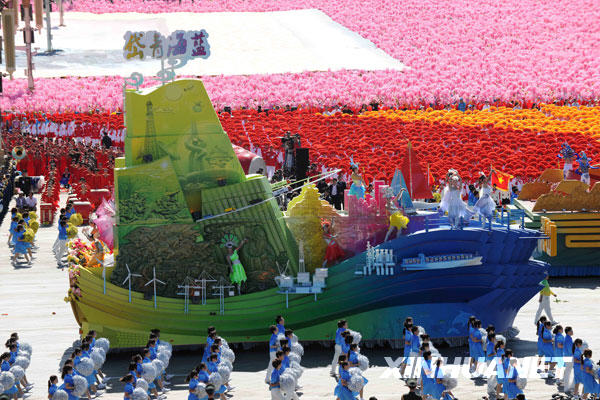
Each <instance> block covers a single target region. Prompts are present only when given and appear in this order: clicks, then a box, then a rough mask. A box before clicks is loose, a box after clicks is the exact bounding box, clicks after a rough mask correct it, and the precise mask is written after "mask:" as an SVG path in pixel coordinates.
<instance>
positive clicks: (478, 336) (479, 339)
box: [471, 320, 485, 377]
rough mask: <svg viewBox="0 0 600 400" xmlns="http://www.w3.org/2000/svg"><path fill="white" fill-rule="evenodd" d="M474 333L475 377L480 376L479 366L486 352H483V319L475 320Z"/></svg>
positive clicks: (472, 338) (472, 337)
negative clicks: (481, 329)
mask: <svg viewBox="0 0 600 400" xmlns="http://www.w3.org/2000/svg"><path fill="white" fill-rule="evenodd" d="M473 324H474V328H475V329H474V330H473V335H472V336H471V341H472V342H473V359H474V360H475V361H474V364H475V372H473V377H478V376H480V374H479V372H477V366H478V364H479V361H482V360H484V359H485V354H484V352H483V335H482V333H481V331H480V330H479V329H480V328H481V321H480V320H475V322H474V323H473Z"/></svg>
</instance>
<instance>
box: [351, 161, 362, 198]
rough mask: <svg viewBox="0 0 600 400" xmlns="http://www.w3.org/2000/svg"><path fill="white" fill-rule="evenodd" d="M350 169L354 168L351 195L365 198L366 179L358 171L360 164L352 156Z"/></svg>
mask: <svg viewBox="0 0 600 400" xmlns="http://www.w3.org/2000/svg"><path fill="white" fill-rule="evenodd" d="M350 169H351V170H352V175H351V179H352V185H351V186H350V191H349V192H348V194H349V195H352V196H356V197H357V198H359V199H364V198H365V181H364V180H363V177H362V175H360V174H359V173H358V164H357V163H355V162H354V159H353V158H352V157H350Z"/></svg>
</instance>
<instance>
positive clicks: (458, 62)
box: [1, 0, 600, 111]
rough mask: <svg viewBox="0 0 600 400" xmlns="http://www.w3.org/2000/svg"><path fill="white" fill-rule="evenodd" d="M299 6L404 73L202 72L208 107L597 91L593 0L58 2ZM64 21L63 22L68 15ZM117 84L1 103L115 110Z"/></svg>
mask: <svg viewBox="0 0 600 400" xmlns="http://www.w3.org/2000/svg"><path fill="white" fill-rule="evenodd" d="M305 8H318V9H320V10H322V11H323V12H325V13H326V14H327V15H329V16H330V17H331V18H332V19H333V20H335V21H336V22H338V23H340V24H342V25H344V26H346V27H347V28H349V29H351V30H352V31H354V32H356V33H358V34H360V35H362V36H363V37H365V38H367V39H369V40H371V41H372V42H374V43H375V44H376V45H377V46H378V47H379V48H381V49H382V50H384V51H385V52H387V53H388V54H390V55H392V56H393V57H395V58H396V59H398V60H400V61H402V62H403V63H404V64H406V65H408V66H409V67H410V68H411V70H408V71H405V72H396V71H377V72H373V71H336V72H331V71H324V72H305V73H301V74H276V75H252V76H210V77H202V79H203V81H204V83H205V85H206V88H207V90H208V92H209V95H210V96H211V99H212V100H213V101H214V104H215V107H217V108H221V107H223V106H226V105H228V106H231V107H233V108H239V107H256V106H258V105H262V106H263V107H271V106H274V105H288V104H289V105H298V104H304V105H312V106H329V105H334V104H338V103H343V104H348V105H350V106H360V105H362V104H365V103H369V102H372V101H378V102H381V103H383V104H385V105H387V106H391V107H401V106H403V105H406V104H430V103H434V102H438V103H442V104H449V103H453V102H456V101H457V100H458V99H459V98H461V97H462V98H464V99H465V100H466V101H470V102H483V101H494V100H501V101H512V100H517V101H526V100H532V101H536V102H538V101H545V102H551V101H553V100H555V99H559V98H562V99H568V98H575V97H577V98H579V99H582V100H592V99H594V98H597V97H600V46H599V45H598V43H600V24H598V21H600V2H599V1H596V0H552V1H549V0H541V1H540V0H506V1H503V2H483V3H479V2H473V1H467V0H458V1H453V2H449V1H446V0H434V1H427V2H423V1H418V0H407V1H398V0H391V1H387V2H382V1H376V0H362V1H358V0H344V1H342V0H332V1H318V0H298V1H289V0H278V1H267V0H263V1H261V0H247V1H231V0H216V1H196V2H195V3H193V4H192V3H191V2H190V1H189V0H186V1H183V2H182V4H179V3H178V2H177V1H175V2H164V1H145V2H144V1H141V0H115V1H114V4H111V3H110V2H108V1H90V0H74V1H73V5H72V6H69V7H68V9H69V10H70V11H85V12H93V13H107V12H141V13H158V12H177V11H186V12H192V11H193V12H218V11H239V12H242V11H281V10H291V9H305ZM65 19H66V21H67V23H68V13H67V15H66V17H65ZM323 40H327V38H323ZM331 46H335V43H331ZM65 74H66V75H67V74H68V71H65ZM148 84H151V82H149V83H148ZM121 85H122V79H121V78H120V77H100V78H81V79H80V78H67V79H60V78H51V79H36V92H35V93H34V94H33V95H30V94H28V93H27V91H26V82H25V81H24V80H14V81H10V82H9V81H7V80H5V85H4V98H2V100H1V101H2V109H4V110H6V109H14V110H17V111H33V110H40V111H65V110H87V109H88V108H90V107H93V108H100V109H105V110H115V109H118V108H120V107H121V104H122V93H121ZM48 92H50V93H52V95H51V99H48V98H47V97H46V96H47V93H48Z"/></svg>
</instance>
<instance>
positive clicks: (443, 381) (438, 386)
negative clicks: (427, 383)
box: [433, 358, 457, 400]
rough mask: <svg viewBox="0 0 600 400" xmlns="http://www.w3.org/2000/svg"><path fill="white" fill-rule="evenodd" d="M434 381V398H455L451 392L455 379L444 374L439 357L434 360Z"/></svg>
mask: <svg viewBox="0 0 600 400" xmlns="http://www.w3.org/2000/svg"><path fill="white" fill-rule="evenodd" d="M434 377H435V383H434V395H433V398H434V399H440V398H441V399H443V400H457V399H456V397H454V394H452V391H451V390H452V389H454V387H456V384H457V380H456V379H455V378H451V377H450V376H448V375H446V374H444V370H443V369H442V359H441V358H439V359H437V360H436V362H435V372H434Z"/></svg>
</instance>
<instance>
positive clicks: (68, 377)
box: [58, 365, 79, 400]
mask: <svg viewBox="0 0 600 400" xmlns="http://www.w3.org/2000/svg"><path fill="white" fill-rule="evenodd" d="M61 376H62V380H63V384H62V385H60V386H59V387H58V388H59V389H62V390H64V391H65V392H67V394H68V395H69V400H79V397H76V396H73V390H75V384H74V382H73V367H71V366H70V365H66V366H64V367H63V370H62V374H61Z"/></svg>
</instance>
